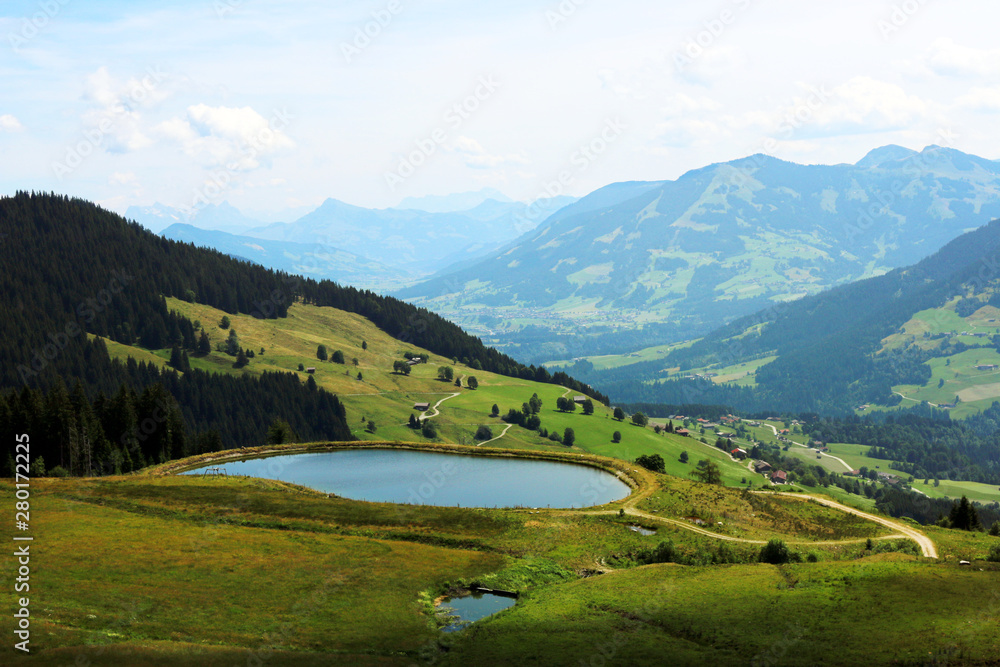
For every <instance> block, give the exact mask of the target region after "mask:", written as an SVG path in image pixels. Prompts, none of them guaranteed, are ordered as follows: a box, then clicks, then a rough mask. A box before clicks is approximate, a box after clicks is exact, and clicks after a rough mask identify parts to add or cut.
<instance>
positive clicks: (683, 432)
mask: <svg viewBox="0 0 1000 667" xmlns="http://www.w3.org/2000/svg"><path fill="white" fill-rule="evenodd" d="M674 433H676V434H677V435H680V436H683V437H685V438H686V437H688V436H689V435H691V431H689V430H687V429H686V428H679V429H677V430H676V431H674Z"/></svg>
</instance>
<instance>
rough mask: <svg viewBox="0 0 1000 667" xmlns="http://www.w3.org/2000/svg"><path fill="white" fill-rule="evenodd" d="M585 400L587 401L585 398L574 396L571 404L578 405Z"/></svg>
mask: <svg viewBox="0 0 1000 667" xmlns="http://www.w3.org/2000/svg"><path fill="white" fill-rule="evenodd" d="M586 400H587V397H586V396H574V397H573V402H574V403H576V404H577V405H580V404H581V403H583V402H584V401H586Z"/></svg>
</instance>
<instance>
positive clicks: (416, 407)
mask: <svg viewBox="0 0 1000 667" xmlns="http://www.w3.org/2000/svg"><path fill="white" fill-rule="evenodd" d="M413 409H414V410H420V411H421V412H426V411H427V410H430V409H431V404H430V403H414V404H413Z"/></svg>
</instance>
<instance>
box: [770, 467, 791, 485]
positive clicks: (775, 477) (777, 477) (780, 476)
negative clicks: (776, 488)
mask: <svg viewBox="0 0 1000 667" xmlns="http://www.w3.org/2000/svg"><path fill="white" fill-rule="evenodd" d="M787 482H788V473H786V472H785V471H784V470H775V471H774V472H772V473H771V484H785V483H787Z"/></svg>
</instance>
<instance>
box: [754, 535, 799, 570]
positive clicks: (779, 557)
mask: <svg viewBox="0 0 1000 667" xmlns="http://www.w3.org/2000/svg"><path fill="white" fill-rule="evenodd" d="M758 560H759V561H760V562H761V563H770V564H771V565H782V564H784V563H788V562H789V561H791V560H792V552H791V551H790V550H789V548H788V545H786V544H785V543H784V542H782V541H781V540H778V539H774V540H771V541H770V542H768V543H767V544H765V545H764V546H762V547H761V548H760V556H759V557H758Z"/></svg>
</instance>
